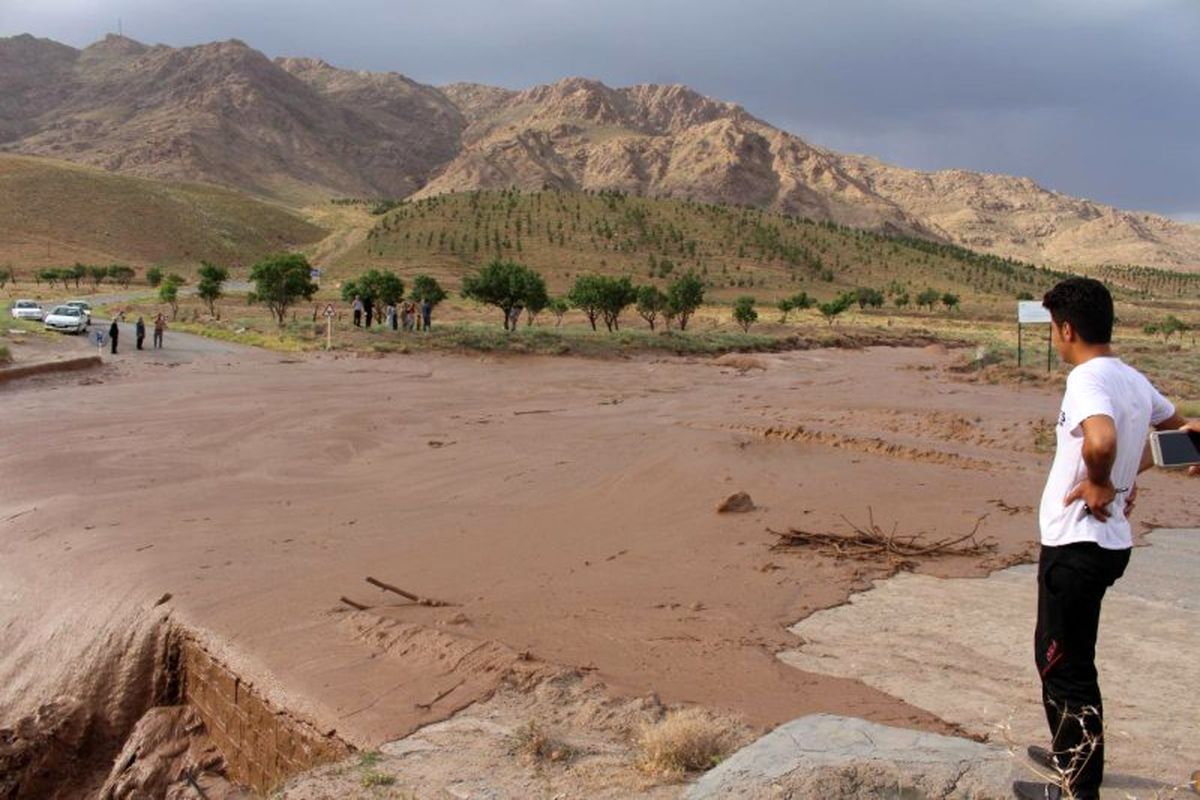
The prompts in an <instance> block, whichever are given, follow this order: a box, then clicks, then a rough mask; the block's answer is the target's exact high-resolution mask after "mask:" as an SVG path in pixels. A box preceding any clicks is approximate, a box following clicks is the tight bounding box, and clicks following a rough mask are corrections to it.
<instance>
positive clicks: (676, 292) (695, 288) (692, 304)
mask: <svg viewBox="0 0 1200 800" xmlns="http://www.w3.org/2000/svg"><path fill="white" fill-rule="evenodd" d="M703 303H704V281H702V280H700V277H699V276H698V275H696V273H695V272H692V271H691V270H688V272H687V273H686V274H684V275H682V276H680V277H679V278H677V279H676V280H675V281H674V282H673V283H672V284H671V285H670V286H668V287H667V310H668V312H669V313H670V315H671V317H672V318H674V317H678V318H679V330H681V331H686V330H687V324H688V320H690V319H691V318H692V314H694V313H696V309H698V308H700V306H701V305H702V304H703Z"/></svg>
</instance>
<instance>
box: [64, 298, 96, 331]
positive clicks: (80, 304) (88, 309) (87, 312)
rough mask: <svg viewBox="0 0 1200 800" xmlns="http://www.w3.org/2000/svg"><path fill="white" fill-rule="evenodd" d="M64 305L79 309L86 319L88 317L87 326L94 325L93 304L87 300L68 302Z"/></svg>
mask: <svg viewBox="0 0 1200 800" xmlns="http://www.w3.org/2000/svg"><path fill="white" fill-rule="evenodd" d="M63 305H68V306H71V307H73V308H78V309H79V310H80V311H82V312H83V315H84V316H85V317H87V324H88V325H91V324H92V304H91V303H89V302H88V301H87V300H68V301H67V302H66V303H64V304H63Z"/></svg>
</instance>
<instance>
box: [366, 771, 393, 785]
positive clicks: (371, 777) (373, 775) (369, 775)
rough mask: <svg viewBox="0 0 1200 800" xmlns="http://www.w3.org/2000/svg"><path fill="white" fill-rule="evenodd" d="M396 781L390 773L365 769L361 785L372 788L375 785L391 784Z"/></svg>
mask: <svg viewBox="0 0 1200 800" xmlns="http://www.w3.org/2000/svg"><path fill="white" fill-rule="evenodd" d="M395 782H396V779H395V778H394V777H393V776H391V775H384V774H383V773H382V772H375V771H374V770H367V771H366V772H364V773H363V775H362V781H361V783H362V785H363V786H364V787H366V788H367V789H372V788H374V787H376V786H391V785H392V784H394V783H395Z"/></svg>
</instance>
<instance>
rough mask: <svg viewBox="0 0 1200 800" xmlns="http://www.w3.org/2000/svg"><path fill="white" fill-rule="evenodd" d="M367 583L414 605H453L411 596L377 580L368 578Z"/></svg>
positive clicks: (398, 588) (415, 595) (442, 601)
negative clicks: (405, 599)
mask: <svg viewBox="0 0 1200 800" xmlns="http://www.w3.org/2000/svg"><path fill="white" fill-rule="evenodd" d="M367 583H369V584H371V585H372V586H378V587H379V588H380V589H383V590H384V591H385V592H392V593H394V594H398V595H400V596H401V597H404V598H407V599H409V600H412V601H413V602H414V603H417V604H418V605H422V606H434V607H442V606H452V605H454V604H453V603H447V602H445V601H444V600H434V599H432V598H429V597H421V596H420V595H418V594H413V593H412V592H406V591H404V590H403V589H401V588H400V587H399V586H392V585H391V584H390V583H384V582H383V581H381V580H378V579H377V578H371V577H368V578H367Z"/></svg>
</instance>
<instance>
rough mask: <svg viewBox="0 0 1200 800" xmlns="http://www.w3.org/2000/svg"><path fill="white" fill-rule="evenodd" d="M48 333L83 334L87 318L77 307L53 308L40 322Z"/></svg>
mask: <svg viewBox="0 0 1200 800" xmlns="http://www.w3.org/2000/svg"><path fill="white" fill-rule="evenodd" d="M42 324H43V325H45V326H46V330H48V331H63V332H64V333H83V332H84V331H85V330H87V326H88V318H87V315H86V314H84V313H83V311H82V309H80V308H78V307H77V306H55V307H54V308H52V309H50V313H49V314H47V315H46V318H45V319H43V320H42Z"/></svg>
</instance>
